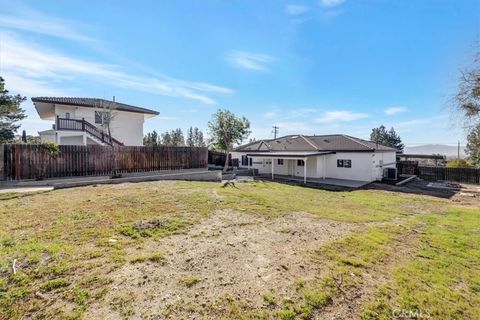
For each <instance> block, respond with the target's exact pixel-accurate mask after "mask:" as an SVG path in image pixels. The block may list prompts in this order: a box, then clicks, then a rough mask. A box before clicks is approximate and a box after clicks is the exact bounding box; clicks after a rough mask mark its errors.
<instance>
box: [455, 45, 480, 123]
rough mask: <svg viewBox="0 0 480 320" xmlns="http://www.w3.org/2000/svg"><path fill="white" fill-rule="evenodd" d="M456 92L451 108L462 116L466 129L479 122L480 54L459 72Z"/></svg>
mask: <svg viewBox="0 0 480 320" xmlns="http://www.w3.org/2000/svg"><path fill="white" fill-rule="evenodd" d="M459 80H460V81H459V84H458V92H457V94H456V95H455V96H454V98H453V106H454V108H455V110H456V111H459V114H460V115H462V116H463V119H464V122H465V126H466V127H467V128H472V127H474V126H475V125H476V124H477V123H479V122H480V52H479V53H477V54H476V56H475V59H474V62H473V64H472V65H471V66H470V67H469V68H467V69H465V70H461V71H460V79H459Z"/></svg>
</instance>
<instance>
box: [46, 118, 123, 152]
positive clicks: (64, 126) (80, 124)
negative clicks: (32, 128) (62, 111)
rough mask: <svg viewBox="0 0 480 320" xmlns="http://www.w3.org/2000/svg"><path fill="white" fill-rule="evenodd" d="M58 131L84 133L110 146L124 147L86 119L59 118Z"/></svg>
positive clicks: (56, 125)
mask: <svg viewBox="0 0 480 320" xmlns="http://www.w3.org/2000/svg"><path fill="white" fill-rule="evenodd" d="M55 128H56V130H71V131H83V132H87V133H88V134H90V135H92V136H94V137H95V138H97V139H98V140H100V141H102V142H103V143H106V144H108V145H117V146H123V143H122V142H120V141H118V140H117V139H115V138H114V137H112V136H110V135H109V134H108V133H106V132H103V131H102V130H99V129H98V128H97V127H96V126H94V125H93V124H91V123H90V122H88V121H86V120H85V119H81V120H80V119H67V118H60V117H59V116H57V121H56V124H55Z"/></svg>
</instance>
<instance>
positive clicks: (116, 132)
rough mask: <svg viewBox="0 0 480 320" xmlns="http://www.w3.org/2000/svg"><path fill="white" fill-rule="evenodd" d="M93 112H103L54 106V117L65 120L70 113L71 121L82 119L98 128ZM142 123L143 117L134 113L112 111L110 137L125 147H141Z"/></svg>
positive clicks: (84, 108) (92, 109)
mask: <svg viewBox="0 0 480 320" xmlns="http://www.w3.org/2000/svg"><path fill="white" fill-rule="evenodd" d="M95 111H105V110H102V109H95V108H88V107H75V106H68V105H60V104H56V105H55V115H56V116H57V115H58V116H60V117H61V118H65V115H66V113H67V112H69V113H70V118H71V119H82V118H84V119H85V120H86V121H88V122H90V123H91V124H93V125H95V126H97V127H99V126H100V125H99V124H96V123H95ZM143 122H144V115H143V114H142V113H136V112H126V111H118V110H114V111H113V120H112V123H111V127H110V128H111V130H112V136H113V137H114V138H115V139H117V140H119V141H121V142H123V143H124V144H125V145H126V146H142V145H143Z"/></svg>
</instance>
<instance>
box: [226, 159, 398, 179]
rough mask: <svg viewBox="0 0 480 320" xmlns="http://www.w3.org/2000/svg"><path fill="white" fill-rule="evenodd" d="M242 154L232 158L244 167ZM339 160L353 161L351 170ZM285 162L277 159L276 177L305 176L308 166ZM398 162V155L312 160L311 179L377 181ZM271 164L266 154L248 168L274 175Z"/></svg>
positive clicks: (275, 163) (253, 160)
mask: <svg viewBox="0 0 480 320" xmlns="http://www.w3.org/2000/svg"><path fill="white" fill-rule="evenodd" d="M242 154H245V153H241V152H232V158H233V159H239V160H238V162H239V164H240V166H241V167H242V165H241V164H242V162H241V158H242ZM323 158H324V159H325V160H323ZM338 159H342V160H351V162H352V166H351V168H345V167H337V160H338ZM283 161H284V165H283V166H280V165H278V164H277V161H276V159H274V172H275V174H281V175H295V176H300V177H303V174H304V167H303V166H298V165H297V160H293V159H284V160H283ZM395 161H396V154H395V152H337V153H335V154H329V155H325V156H317V157H309V158H308V160H307V177H310V178H322V177H323V175H324V174H325V177H326V178H335V179H348V180H358V181H375V180H380V179H381V178H382V175H383V168H387V167H391V168H394V167H395ZM270 162H271V160H270V158H268V155H265V158H259V157H252V166H248V168H256V169H258V172H259V173H262V174H270V173H271V172H272V171H271V170H272V169H271V166H270ZM243 167H245V166H243Z"/></svg>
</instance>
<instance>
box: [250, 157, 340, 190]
mask: <svg viewBox="0 0 480 320" xmlns="http://www.w3.org/2000/svg"><path fill="white" fill-rule="evenodd" d="M333 153H335V152H334V151H290V152H288V151H273V152H272V151H268V152H255V153H247V157H259V158H267V159H272V160H273V159H294V160H303V161H304V166H303V183H305V184H306V183H307V159H308V158H309V157H316V156H325V155H327V154H333ZM324 159H325V158H324ZM271 166H272V180H274V167H275V166H274V164H273V161H272V164H271Z"/></svg>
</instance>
